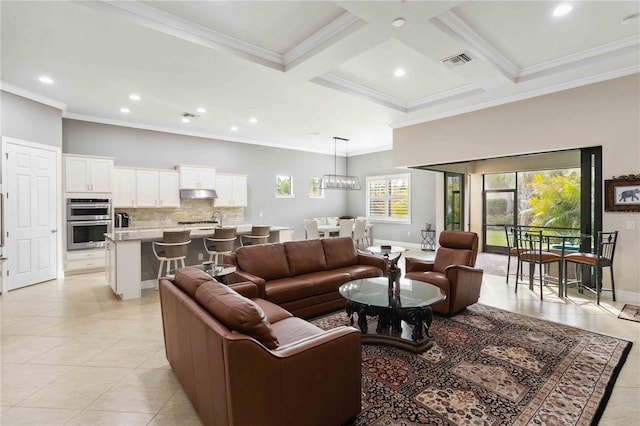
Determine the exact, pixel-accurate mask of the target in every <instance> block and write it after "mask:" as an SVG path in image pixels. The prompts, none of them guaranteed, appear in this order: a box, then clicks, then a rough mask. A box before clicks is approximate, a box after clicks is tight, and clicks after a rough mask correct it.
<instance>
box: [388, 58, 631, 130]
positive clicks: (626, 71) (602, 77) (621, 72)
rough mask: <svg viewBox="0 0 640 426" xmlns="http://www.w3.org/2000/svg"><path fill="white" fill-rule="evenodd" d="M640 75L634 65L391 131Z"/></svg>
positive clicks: (422, 119) (398, 125) (433, 116)
mask: <svg viewBox="0 0 640 426" xmlns="http://www.w3.org/2000/svg"><path fill="white" fill-rule="evenodd" d="M638 73H640V65H632V66H628V67H625V68H621V69H618V70H615V71H608V72H604V73H600V74H596V75H592V76H589V77H584V78H581V79H576V80H572V81H568V82H563V83H560V84H556V85H553V86H547V87H544V88H541V89H535V90H529V91H526V92H522V93H518V94H515V95H510V96H505V97H502V98H499V99H493V100H490V101H486V102H480V103H477V104H474V105H468V106H465V107H462V108H458V109H455V110H451V111H447V112H442V113H438V114H431V115H427V116H424V117H420V118H415V119H411V120H406V121H401V122H396V123H391V124H389V127H390V128H391V129H400V128H402V127H408V126H414V125H416V124H422V123H427V122H429V121H435V120H440V119H442V118H448V117H453V116H456V115H461V114H466V113H468V112H474V111H479V110H482V109H486V108H491V107H495V106H499V105H504V104H509V103H512V102H517V101H522V100H525V99H529V98H535V97H536V96H542V95H548V94H551V93H555V92H560V91H563V90H568V89H574V88H576V87H580V86H586V85H588V84H594V83H599V82H602V81H606V80H612V79H614V78H620V77H625V76H627V75H631V74H638Z"/></svg>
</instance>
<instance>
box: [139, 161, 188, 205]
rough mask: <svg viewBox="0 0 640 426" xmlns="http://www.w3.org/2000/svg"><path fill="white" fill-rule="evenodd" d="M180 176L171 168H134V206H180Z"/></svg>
mask: <svg viewBox="0 0 640 426" xmlns="http://www.w3.org/2000/svg"><path fill="white" fill-rule="evenodd" d="M179 181H180V177H179V174H178V172H175V171H173V170H147V169H137V170H136V207H180V190H179V188H178V185H179Z"/></svg>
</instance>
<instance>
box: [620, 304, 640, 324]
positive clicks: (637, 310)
mask: <svg viewBox="0 0 640 426" xmlns="http://www.w3.org/2000/svg"><path fill="white" fill-rule="evenodd" d="M618 318H621V319H626V320H629V321H635V322H640V306H636V305H629V304H627V305H624V307H623V308H622V310H621V311H620V314H619V315H618Z"/></svg>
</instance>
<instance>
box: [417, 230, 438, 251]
mask: <svg viewBox="0 0 640 426" xmlns="http://www.w3.org/2000/svg"><path fill="white" fill-rule="evenodd" d="M420 232H422V244H421V246H420V248H421V249H422V250H435V249H436V230H435V229H422V230H421V231H420Z"/></svg>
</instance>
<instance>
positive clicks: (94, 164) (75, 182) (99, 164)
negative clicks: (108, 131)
mask: <svg viewBox="0 0 640 426" xmlns="http://www.w3.org/2000/svg"><path fill="white" fill-rule="evenodd" d="M64 166H65V171H64V173H65V174H64V177H65V190H66V192H111V189H112V185H111V181H112V175H113V160H112V159H109V158H91V157H80V156H72V155H68V156H65V158H64Z"/></svg>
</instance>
